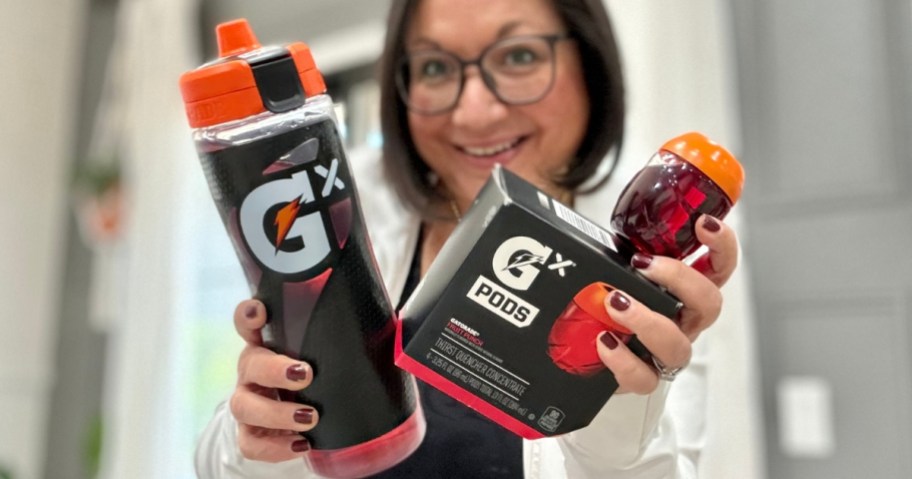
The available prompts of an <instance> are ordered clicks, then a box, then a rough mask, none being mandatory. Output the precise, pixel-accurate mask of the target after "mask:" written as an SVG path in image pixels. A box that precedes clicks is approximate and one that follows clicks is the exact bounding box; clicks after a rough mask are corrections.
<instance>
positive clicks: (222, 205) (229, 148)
mask: <svg viewBox="0 0 912 479" xmlns="http://www.w3.org/2000/svg"><path fill="white" fill-rule="evenodd" d="M217 35H218V44H219V56H220V58H218V59H217V60H214V61H212V62H210V63H207V64H205V65H203V66H201V67H200V68H198V69H196V70H194V71H191V72H188V73H185V74H184V75H183V76H182V77H181V80H180V86H181V92H182V94H183V98H184V102H185V104H186V110H187V116H188V118H189V121H190V126H191V127H193V128H194V131H193V137H194V140H195V142H196V146H197V150H198V152H199V156H200V160H201V162H202V166H203V170H204V171H205V174H206V178H207V181H208V183H209V188H210V191H211V193H212V196H213V198H214V200H215V203H216V206H217V207H218V210H219V214H220V215H221V217H222V221H223V222H224V224H225V227H226V229H227V230H228V234H229V235H230V236H231V240H232V242H233V243H234V248H235V251H236V252H237V255H238V258H239V259H240V261H241V264H242V266H243V269H244V272H245V274H246V276H247V281H248V283H249V284H250V287H251V290H252V291H253V292H254V294H255V296H256V297H257V298H258V299H260V300H261V301H262V302H263V303H264V304H265V305H266V309H267V311H268V315H269V320H268V322H267V324H266V327H265V328H264V329H263V338H264V340H265V342H266V344H267V346H268V347H270V348H271V349H273V350H274V351H276V352H279V353H282V354H286V355H288V356H291V357H293V358H297V359H301V360H305V361H307V362H309V363H310V364H311V365H312V366H313V370H314V379H313V384H312V385H311V386H310V387H308V388H307V389H305V390H304V391H301V392H299V393H291V392H286V393H285V394H284V396H283V399H285V400H291V401H297V402H300V403H304V404H309V405H313V406H314V407H316V408H317V410H318V411H319V413H320V423H319V425H318V426H317V427H315V428H314V429H313V430H311V431H309V432H307V433H305V434H304V435H305V436H306V437H307V439H308V440H309V442H310V444H311V451H310V452H308V454H307V460H308V461H309V463H310V465H311V467H312V468H313V470H314V471H315V472H317V473H319V474H321V475H323V476H328V477H334V478H354V477H363V476H367V475H370V474H374V473H377V472H380V471H382V470H384V469H387V468H389V467H391V466H393V465H394V464H396V463H397V462H399V461H401V460H402V459H404V458H405V457H407V456H408V455H409V454H411V453H412V452H413V451H414V450H415V449H416V448H417V447H418V444H419V443H420V442H421V440H422V438H423V435H424V427H425V424H424V418H423V416H422V413H421V410H420V407H419V405H418V402H417V397H416V393H415V391H416V389H415V385H414V379H413V378H412V377H411V376H410V375H408V374H407V373H405V372H403V371H402V370H400V369H398V368H396V367H395V366H394V364H393V340H394V332H395V325H394V322H393V316H394V313H393V310H392V307H391V305H390V302H389V298H388V297H387V294H386V291H385V289H384V287H383V284H382V283H381V279H380V276H379V274H378V272H377V267H376V263H375V261H374V258H373V255H372V252H371V247H370V243H369V240H368V237H367V232H366V231H365V227H364V221H363V219H362V215H361V208H360V206H359V203H358V196H357V193H356V190H355V183H354V179H353V178H352V176H351V173H350V170H349V165H348V161H347V159H346V157H345V153H344V151H343V149H342V145H341V142H340V139H339V135H338V131H337V128H336V122H335V117H334V114H333V106H332V100H331V99H330V97H329V96H328V95H327V94H326V86H325V84H324V82H323V77H322V76H321V74H320V72H319V71H318V70H317V69H316V67H315V66H314V62H313V58H312V57H311V54H310V50H309V49H308V47H307V46H306V45H305V44H303V43H292V44H290V45H287V46H284V47H261V46H260V45H259V43H258V42H257V40H256V38H255V36H254V34H253V32H252V30H251V29H250V26H249V25H248V24H247V22H246V20H236V21H233V22H229V23H224V24H222V25H219V26H218V28H217Z"/></svg>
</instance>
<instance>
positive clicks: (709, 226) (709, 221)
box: [703, 216, 722, 233]
mask: <svg viewBox="0 0 912 479" xmlns="http://www.w3.org/2000/svg"><path fill="white" fill-rule="evenodd" d="M703 229H705V230H706V231H709V232H710V233H718V232H719V230H721V229H722V226H720V225H719V222H718V221H716V219H715V218H713V217H712V216H707V217H706V219H704V220H703Z"/></svg>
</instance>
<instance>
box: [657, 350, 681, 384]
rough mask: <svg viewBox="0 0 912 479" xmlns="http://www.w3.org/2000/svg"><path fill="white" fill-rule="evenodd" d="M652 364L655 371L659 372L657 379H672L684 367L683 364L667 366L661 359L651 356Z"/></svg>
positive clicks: (669, 380)
mask: <svg viewBox="0 0 912 479" xmlns="http://www.w3.org/2000/svg"><path fill="white" fill-rule="evenodd" d="M652 365H653V366H655V369H656V372H657V373H659V379H661V380H663V381H668V382H671V381H674V380H675V377H677V375H678V373H680V372H681V370H683V369H684V366H681V367H679V368H669V367H668V366H665V365H664V364H662V361H659V359H658V358H657V357H655V356H652Z"/></svg>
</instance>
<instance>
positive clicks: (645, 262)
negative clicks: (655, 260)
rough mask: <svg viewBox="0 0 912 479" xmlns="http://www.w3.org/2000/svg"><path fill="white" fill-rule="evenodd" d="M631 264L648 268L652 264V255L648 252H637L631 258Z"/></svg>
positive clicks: (639, 267)
mask: <svg viewBox="0 0 912 479" xmlns="http://www.w3.org/2000/svg"><path fill="white" fill-rule="evenodd" d="M630 264H632V265H633V267H634V268H636V269H646V268H648V267H649V265H651V264H652V256H651V255H648V254H646V253H637V254H635V255H633V258H630Z"/></svg>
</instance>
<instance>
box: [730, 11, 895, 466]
mask: <svg viewBox="0 0 912 479" xmlns="http://www.w3.org/2000/svg"><path fill="white" fill-rule="evenodd" d="M910 3H912V2H910V1H909V0H797V1H796V0H764V1H755V0H735V2H733V11H734V19H735V21H734V28H735V34H736V35H735V36H736V39H737V55H738V65H739V85H740V96H741V100H742V105H741V106H742V112H743V120H742V124H743V127H744V151H743V152H741V154H742V158H743V160H744V163H745V167H746V169H747V171H748V175H749V176H748V178H747V183H746V190H745V204H746V206H747V209H746V212H747V220H748V221H747V231H746V238H745V239H746V241H745V243H746V244H745V250H746V251H747V252H748V254H750V258H751V265H752V267H753V276H754V277H753V284H754V285H755V288H756V289H755V293H756V301H757V312H758V318H757V328H758V340H759V342H760V348H759V351H760V356H761V365H762V369H763V391H764V393H763V394H764V398H763V402H764V413H765V415H766V420H767V428H766V436H767V456H768V460H769V464H768V470H769V475H770V477H771V478H772V479H787V478H796V479H797V478H800V479H815V478H827V479H829V478H860V477H869V478H909V477H912V387H910V377H912V355H910V352H909V350H910V345H912V332H910V331H912V327H910V322H912V254H910V249H912V188H910V186H909V185H910V184H912V160H910V157H912V47H910V45H912V11H910V10H912V8H910Z"/></svg>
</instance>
